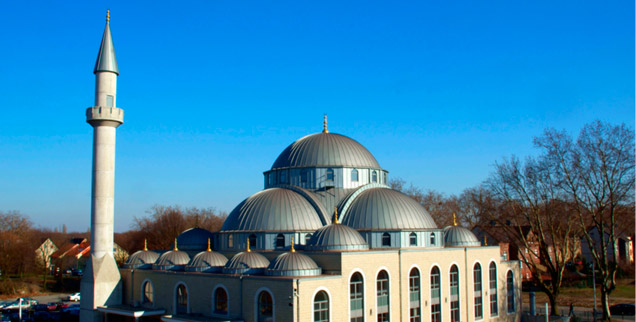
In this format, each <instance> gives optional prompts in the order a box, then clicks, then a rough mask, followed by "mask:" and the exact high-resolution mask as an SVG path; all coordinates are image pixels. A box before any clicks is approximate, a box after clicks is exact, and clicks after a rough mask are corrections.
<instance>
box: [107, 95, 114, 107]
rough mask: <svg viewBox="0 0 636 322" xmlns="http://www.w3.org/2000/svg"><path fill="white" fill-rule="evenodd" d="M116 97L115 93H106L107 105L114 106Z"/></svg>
mask: <svg viewBox="0 0 636 322" xmlns="http://www.w3.org/2000/svg"><path fill="white" fill-rule="evenodd" d="M114 101H115V98H114V97H113V95H106V107H114V106H115V104H114Z"/></svg>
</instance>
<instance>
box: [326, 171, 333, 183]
mask: <svg viewBox="0 0 636 322" xmlns="http://www.w3.org/2000/svg"><path fill="white" fill-rule="evenodd" d="M333 177H334V175H333V169H327V180H333Z"/></svg>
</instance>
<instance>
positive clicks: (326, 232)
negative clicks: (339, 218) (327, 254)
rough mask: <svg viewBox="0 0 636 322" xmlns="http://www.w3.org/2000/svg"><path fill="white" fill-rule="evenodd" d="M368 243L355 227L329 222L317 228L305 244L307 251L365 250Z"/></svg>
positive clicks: (367, 247)
mask: <svg viewBox="0 0 636 322" xmlns="http://www.w3.org/2000/svg"><path fill="white" fill-rule="evenodd" d="M366 249H369V245H368V244H367V242H366V241H365V240H364V238H362V235H360V233H359V232H357V231H356V230H355V229H353V228H351V227H348V226H346V225H343V224H336V223H333V224H330V225H328V226H325V227H322V228H320V229H318V230H317V231H316V232H315V233H314V234H313V235H312V236H311V238H310V239H309V241H308V242H307V244H306V245H305V250H307V251H350V250H366Z"/></svg>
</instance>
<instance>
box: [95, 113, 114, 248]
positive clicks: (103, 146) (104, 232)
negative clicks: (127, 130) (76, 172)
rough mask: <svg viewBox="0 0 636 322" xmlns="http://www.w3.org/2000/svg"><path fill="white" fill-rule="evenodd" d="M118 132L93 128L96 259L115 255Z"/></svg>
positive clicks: (109, 128) (99, 127)
mask: <svg viewBox="0 0 636 322" xmlns="http://www.w3.org/2000/svg"><path fill="white" fill-rule="evenodd" d="M115 131H116V129H115V128H114V127H112V126H103V125H102V126H95V127H94V130H93V188H92V206H91V244H92V247H91V255H92V256H95V257H97V258H101V257H102V256H104V255H105V254H110V255H111V256H112V255H113V224H114V205H115V198H114V196H115V135H116V134H115Z"/></svg>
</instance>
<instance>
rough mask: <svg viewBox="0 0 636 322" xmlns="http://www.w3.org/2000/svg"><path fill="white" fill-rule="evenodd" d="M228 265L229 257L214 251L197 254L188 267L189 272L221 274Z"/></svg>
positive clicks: (186, 268)
mask: <svg viewBox="0 0 636 322" xmlns="http://www.w3.org/2000/svg"><path fill="white" fill-rule="evenodd" d="M225 264H227V257H225V256H223V255H222V254H220V253H217V252H213V251H203V252H200V253H198V254H196V255H195V256H194V257H193V258H192V260H190V263H188V265H186V267H185V270H186V271H188V272H210V273H214V272H220V271H221V270H222V269H223V266H225Z"/></svg>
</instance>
